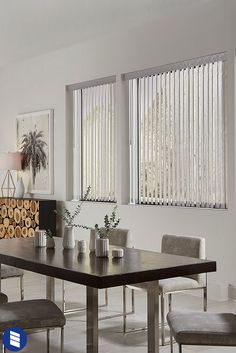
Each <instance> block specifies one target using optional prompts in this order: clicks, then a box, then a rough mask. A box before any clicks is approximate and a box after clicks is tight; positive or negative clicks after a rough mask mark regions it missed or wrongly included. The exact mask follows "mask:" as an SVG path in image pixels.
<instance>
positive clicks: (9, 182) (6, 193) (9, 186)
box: [1, 170, 16, 197]
mask: <svg viewBox="0 0 236 353" xmlns="http://www.w3.org/2000/svg"><path fill="white" fill-rule="evenodd" d="M1 191H2V196H3V197H14V196H15V191H16V187H15V184H14V181H13V178H12V175H11V172H10V170H8V171H7V173H6V175H5V178H4V180H3V183H2V186H1Z"/></svg>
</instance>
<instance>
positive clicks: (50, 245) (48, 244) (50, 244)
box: [47, 238, 55, 249]
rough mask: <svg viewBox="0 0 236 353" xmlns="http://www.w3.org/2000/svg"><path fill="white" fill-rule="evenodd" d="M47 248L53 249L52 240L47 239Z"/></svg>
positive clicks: (53, 241) (53, 243)
mask: <svg viewBox="0 0 236 353" xmlns="http://www.w3.org/2000/svg"><path fill="white" fill-rule="evenodd" d="M47 248H48V249H54V248H55V240H54V238H47Z"/></svg>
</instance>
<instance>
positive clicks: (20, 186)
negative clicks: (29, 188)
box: [15, 178, 25, 198]
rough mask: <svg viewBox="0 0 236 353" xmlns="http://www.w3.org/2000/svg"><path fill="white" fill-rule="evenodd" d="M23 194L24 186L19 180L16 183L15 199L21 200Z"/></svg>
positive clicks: (20, 179)
mask: <svg viewBox="0 0 236 353" xmlns="http://www.w3.org/2000/svg"><path fill="white" fill-rule="evenodd" d="M24 193H25V186H24V183H23V180H22V178H19V179H18V181H17V183H16V192H15V197H18V198H22V197H23V196H24Z"/></svg>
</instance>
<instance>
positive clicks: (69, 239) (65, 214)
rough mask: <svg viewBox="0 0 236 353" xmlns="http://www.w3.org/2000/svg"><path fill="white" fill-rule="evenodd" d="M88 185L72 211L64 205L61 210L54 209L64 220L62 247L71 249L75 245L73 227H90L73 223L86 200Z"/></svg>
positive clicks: (88, 190) (88, 191)
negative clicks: (81, 198)
mask: <svg viewBox="0 0 236 353" xmlns="http://www.w3.org/2000/svg"><path fill="white" fill-rule="evenodd" d="M90 189H91V188H90V186H89V187H88V189H87V191H86V193H85V195H84V197H83V200H81V201H80V202H79V203H78V205H77V206H76V208H75V210H74V212H73V213H72V212H70V211H69V210H68V209H67V208H66V207H64V208H63V210H62V212H58V211H57V210H55V213H56V214H57V215H58V216H59V217H60V218H61V219H62V220H63V221H64V222H65V224H66V225H65V228H64V237H63V247H64V249H73V248H74V247H75V238H74V232H73V228H84V229H91V228H90V227H87V226H85V225H82V224H77V223H75V219H76V217H78V215H79V214H80V212H81V208H82V205H83V202H84V201H86V200H87V198H88V195H89V193H90Z"/></svg>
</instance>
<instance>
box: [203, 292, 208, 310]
mask: <svg viewBox="0 0 236 353" xmlns="http://www.w3.org/2000/svg"><path fill="white" fill-rule="evenodd" d="M203 310H204V311H207V287H204V288H203Z"/></svg>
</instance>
